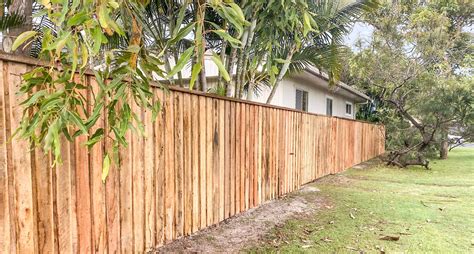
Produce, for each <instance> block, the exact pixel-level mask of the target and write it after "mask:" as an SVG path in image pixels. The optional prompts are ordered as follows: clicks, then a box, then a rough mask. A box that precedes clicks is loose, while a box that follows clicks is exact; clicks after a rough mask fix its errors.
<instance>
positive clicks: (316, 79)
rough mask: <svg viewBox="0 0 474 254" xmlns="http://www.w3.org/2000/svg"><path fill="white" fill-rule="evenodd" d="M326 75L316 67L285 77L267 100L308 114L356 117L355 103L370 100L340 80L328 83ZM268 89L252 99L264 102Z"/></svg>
mask: <svg viewBox="0 0 474 254" xmlns="http://www.w3.org/2000/svg"><path fill="white" fill-rule="evenodd" d="M328 80H329V77H328V75H327V74H326V73H324V72H321V71H320V70H318V69H317V68H315V67H310V68H307V69H305V70H304V71H302V72H300V73H297V74H294V75H291V76H289V77H287V78H285V79H284V80H283V81H282V82H281V83H280V85H279V86H278V88H277V90H276V91H275V95H274V97H273V99H272V101H271V102H270V103H271V104H272V105H275V106H281V107H287V108H294V109H298V110H302V111H307V112H310V113H315V114H321V115H329V116H338V117H343V118H350V119H355V116H356V114H355V113H356V105H357V104H364V103H367V102H369V101H370V100H371V99H370V97H368V96H367V95H366V94H364V93H362V92H360V91H358V90H357V89H355V88H353V87H351V86H349V85H347V84H345V83H343V82H338V84H337V85H335V86H334V87H330V86H329V81H328ZM270 92H271V91H270V89H267V90H266V91H263V92H262V93H261V95H260V96H259V97H257V98H255V99H253V100H254V101H256V102H263V103H265V102H266V100H267V98H268V96H269V94H270Z"/></svg>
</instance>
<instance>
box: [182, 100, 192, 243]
mask: <svg viewBox="0 0 474 254" xmlns="http://www.w3.org/2000/svg"><path fill="white" fill-rule="evenodd" d="M192 130H193V129H192V128H191V97H190V95H189V94H183V146H184V147H183V152H184V153H183V162H184V169H183V172H184V177H183V178H184V190H183V191H184V234H185V235H189V234H190V233H191V231H192V215H193V171H192V155H191V149H192V138H191V133H192Z"/></svg>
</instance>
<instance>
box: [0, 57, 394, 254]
mask: <svg viewBox="0 0 474 254" xmlns="http://www.w3.org/2000/svg"><path fill="white" fill-rule="evenodd" d="M21 59H22V58H12V57H9V58H6V57H4V56H0V82H1V84H0V106H1V109H0V124H1V126H0V141H1V142H0V151H1V153H0V253H39V252H41V253H43V252H48V253H49V252H55V253H57V252H59V253H78V252H80V253H89V252H100V253H103V252H109V253H116V252H126V253H130V252H143V251H147V250H150V249H152V248H154V247H157V246H160V245H163V244H164V243H168V242H170V241H172V240H174V239H177V238H180V237H182V236H185V235H189V234H191V233H193V232H196V231H198V230H200V229H203V228H206V227H208V226H211V225H214V224H217V223H219V222H221V221H223V220H225V219H227V218H229V217H231V216H233V215H235V214H238V213H240V212H242V211H245V210H248V209H250V208H252V207H256V206H258V205H260V204H261V203H262V202H265V201H267V200H271V199H275V198H278V197H279V196H281V195H283V194H285V193H288V192H291V191H294V190H297V189H299V188H300V187H301V186H302V185H303V184H305V183H308V182H311V181H313V180H315V179H317V178H320V177H322V176H325V175H328V174H332V173H338V172H341V171H343V170H344V169H347V168H349V167H351V166H353V165H355V164H358V163H360V162H363V161H365V160H368V159H370V158H372V157H375V156H377V155H379V154H381V153H383V152H384V133H385V131H384V127H383V126H381V125H374V124H369V123H364V122H358V121H353V120H345V119H341V118H336V117H325V116H319V115H313V114H308V113H303V112H299V111H296V110H292V109H287V108H280V107H273V106H268V105H263V104H257V103H249V102H245V101H239V100H234V99H228V98H227V99H226V98H220V97H216V96H212V95H205V94H201V93H197V92H189V91H185V90H180V89H172V90H171V91H170V92H169V93H166V92H163V91H162V90H160V89H154V91H153V92H154V94H155V97H156V99H159V100H161V101H162V103H163V109H162V111H161V113H160V114H159V116H158V120H157V121H156V122H155V123H152V121H151V120H150V119H151V112H144V111H143V110H140V109H139V108H137V107H135V108H134V109H133V110H134V111H135V112H137V113H139V114H140V115H141V116H142V117H143V120H144V123H145V130H146V132H147V136H146V137H140V136H138V135H131V134H130V135H129V137H128V138H129V140H130V145H129V146H128V147H127V148H123V149H121V151H120V159H121V162H122V163H121V165H120V166H119V167H118V166H116V167H114V168H111V169H110V173H109V176H108V179H107V181H106V183H105V184H104V183H102V180H101V173H102V156H103V153H104V150H105V148H106V147H107V146H110V145H111V144H108V142H106V143H101V144H98V145H96V146H95V147H93V148H92V149H91V150H88V149H87V148H85V146H84V142H85V141H86V140H85V137H79V138H78V139H76V140H75V142H74V143H69V142H66V141H65V140H64V141H65V142H63V144H62V154H63V159H64V163H63V164H61V165H58V166H56V167H54V168H51V167H50V164H51V156H50V155H44V154H43V153H42V152H41V151H40V150H38V149H37V150H31V149H30V146H29V143H28V142H27V141H25V140H18V139H14V140H12V141H10V136H11V134H12V133H13V132H14V131H15V129H16V128H17V127H18V125H19V121H20V117H21V114H22V108H21V106H19V103H20V102H21V101H22V100H24V98H20V97H19V96H18V95H17V92H18V90H19V85H20V83H21V74H22V73H24V72H25V71H27V70H28V69H30V68H33V65H32V62H33V61H32V60H30V61H26V60H24V59H23V60H21ZM86 81H87V82H86V83H87V84H86V85H92V86H94V85H96V84H95V81H94V79H93V77H92V76H90V77H88V78H87V80H86ZM88 98H91V95H88ZM89 109H90V106H89ZM103 119H105V118H103ZM103 124H105V121H102V122H101V123H99V124H98V126H97V128H99V127H100V125H103Z"/></svg>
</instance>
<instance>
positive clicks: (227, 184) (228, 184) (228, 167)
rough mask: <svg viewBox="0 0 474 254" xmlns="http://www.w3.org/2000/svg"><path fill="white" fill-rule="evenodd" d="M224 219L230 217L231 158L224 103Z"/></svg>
mask: <svg viewBox="0 0 474 254" xmlns="http://www.w3.org/2000/svg"><path fill="white" fill-rule="evenodd" d="M224 105H225V109H224V142H225V148H224V161H223V162H224V167H223V168H222V170H223V171H224V199H223V200H224V218H225V219H226V218H229V216H230V200H231V198H230V196H231V185H232V184H231V179H230V177H231V170H232V169H231V158H230V151H231V149H230V140H231V138H230V128H231V127H230V102H229V101H225V102H224Z"/></svg>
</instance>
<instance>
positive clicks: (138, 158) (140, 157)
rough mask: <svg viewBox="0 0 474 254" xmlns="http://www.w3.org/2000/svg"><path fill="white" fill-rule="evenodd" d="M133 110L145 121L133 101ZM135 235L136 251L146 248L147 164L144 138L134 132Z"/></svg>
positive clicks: (133, 187)
mask: <svg viewBox="0 0 474 254" xmlns="http://www.w3.org/2000/svg"><path fill="white" fill-rule="evenodd" d="M132 112H133V113H135V114H136V115H137V117H139V118H140V119H141V120H142V121H143V110H142V109H141V108H140V107H139V106H138V105H136V104H135V103H134V102H132ZM131 141H132V175H133V183H132V189H133V202H132V204H133V236H134V252H143V251H144V250H145V168H144V166H145V164H144V158H145V157H144V154H145V151H144V138H143V137H142V136H141V135H140V133H136V132H133V133H132V139H131Z"/></svg>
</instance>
